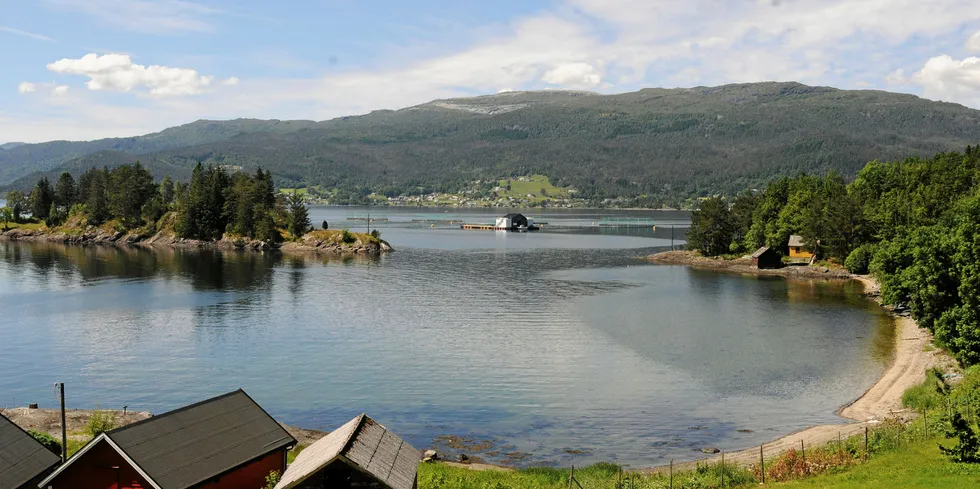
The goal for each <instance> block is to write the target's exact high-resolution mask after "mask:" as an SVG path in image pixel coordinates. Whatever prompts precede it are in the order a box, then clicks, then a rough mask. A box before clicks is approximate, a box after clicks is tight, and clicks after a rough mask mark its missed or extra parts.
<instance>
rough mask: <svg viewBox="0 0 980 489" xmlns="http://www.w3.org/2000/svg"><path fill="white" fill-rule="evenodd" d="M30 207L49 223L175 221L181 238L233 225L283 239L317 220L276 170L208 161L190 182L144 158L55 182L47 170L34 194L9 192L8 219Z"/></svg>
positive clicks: (230, 230)
mask: <svg viewBox="0 0 980 489" xmlns="http://www.w3.org/2000/svg"><path fill="white" fill-rule="evenodd" d="M27 214H29V215H30V219H32V220H35V221H43V222H44V223H45V224H47V226H49V227H55V226H59V225H62V224H65V223H66V222H67V221H71V225H72V226H74V227H83V226H99V225H103V224H106V223H111V224H112V225H113V227H114V228H116V229H118V230H125V231H137V232H140V233H143V234H147V235H149V234H153V233H155V232H157V231H161V230H164V229H170V228H172V230H173V232H174V234H175V235H176V236H177V237H180V238H188V239H200V240H216V239H220V238H221V237H222V236H223V235H225V234H226V233H227V234H229V235H231V236H235V237H243V238H250V239H256V240H259V241H264V242H266V243H272V244H275V243H279V242H281V241H282V240H283V234H284V233H283V230H284V231H285V234H286V236H289V237H299V236H302V235H303V234H305V233H306V232H307V231H310V230H311V228H312V227H311V225H310V220H309V216H308V210H307V208H306V203H305V202H304V199H303V197H302V196H301V195H299V194H295V193H293V194H281V193H278V192H276V191H275V186H274V185H273V181H272V175H271V174H270V173H269V172H266V171H263V170H262V169H261V168H259V169H258V170H256V171H255V174H254V175H250V174H247V173H244V172H234V173H229V172H227V171H226V170H224V169H221V168H215V167H212V166H204V165H201V164H198V165H197V167H195V168H194V170H193V172H192V174H191V178H190V182H189V183H179V182H174V181H173V180H171V178H170V177H169V176H165V177H164V178H163V180H162V181H161V182H160V183H159V184H157V183H155V182H154V180H153V176H152V175H151V174H150V171H149V170H148V169H147V168H146V167H145V166H143V165H142V164H141V163H140V162H136V163H135V164H126V165H122V166H118V167H116V168H112V169H109V168H106V167H103V168H101V169H99V168H95V167H92V168H89V169H88V170H86V171H85V172H84V173H82V174H81V176H80V177H79V178H78V181H77V182H76V180H75V178H74V177H73V176H72V175H71V173H68V172H65V173H62V174H61V175H60V176H59V177H58V180H57V182H56V183H55V184H54V185H52V184H51V182H50V181H49V180H48V178H47V177H42V178H41V179H39V180H38V181H37V183H35V184H34V187H33V189H32V190H31V191H30V193H28V194H25V193H23V192H21V191H17V190H15V191H11V192H10V193H8V194H7V206H6V207H4V209H3V220H4V221H11V222H23V221H24V220H25V217H26V215H27Z"/></svg>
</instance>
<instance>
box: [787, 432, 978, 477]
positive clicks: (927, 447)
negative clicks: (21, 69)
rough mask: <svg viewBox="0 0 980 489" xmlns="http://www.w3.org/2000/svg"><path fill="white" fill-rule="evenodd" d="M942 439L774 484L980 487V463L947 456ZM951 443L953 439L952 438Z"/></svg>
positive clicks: (919, 443)
mask: <svg viewBox="0 0 980 489" xmlns="http://www.w3.org/2000/svg"><path fill="white" fill-rule="evenodd" d="M937 443H938V440H929V441H925V442H917V443H915V444H913V445H911V446H907V447H903V448H900V449H896V450H894V451H891V452H888V453H885V454H882V455H879V456H877V457H876V458H874V459H872V460H871V461H869V462H868V463H866V464H861V465H857V466H855V467H852V468H850V469H848V470H847V471H844V472H841V473H838V474H825V475H821V476H817V477H812V478H809V479H803V480H799V481H794V482H785V483H781V484H772V485H773V487H775V488H778V489H797V488H809V487H814V488H815V487H820V488H836V489H858V488H862V489H863V488H888V489H904V488H913V487H916V488H935V489H954V488H961V487H962V488H967V487H971V488H972V487H980V464H956V463H953V462H950V461H948V460H946V458H944V457H943V455H942V454H941V453H939V448H938V447H937ZM950 443H951V442H950Z"/></svg>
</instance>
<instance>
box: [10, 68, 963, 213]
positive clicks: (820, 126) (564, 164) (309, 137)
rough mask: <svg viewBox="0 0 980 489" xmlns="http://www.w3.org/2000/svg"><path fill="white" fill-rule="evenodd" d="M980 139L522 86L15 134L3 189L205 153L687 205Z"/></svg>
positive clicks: (892, 123) (949, 116) (946, 126)
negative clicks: (363, 108)
mask: <svg viewBox="0 0 980 489" xmlns="http://www.w3.org/2000/svg"><path fill="white" fill-rule="evenodd" d="M977 140H980V112H978V111H976V110H973V109H969V108H966V107H963V106H961V105H956V104H948V103H941V102H934V101H929V100H925V99H921V98H918V97H915V96H912V95H905V94H896V93H888V92H880V91H860V90H837V89H833V88H827V87H810V86H805V85H800V84H797V83H756V84H739V85H726V86H722V87H697V88H690V89H644V90H640V91H638V92H633V93H624V94H617V95H598V94H594V93H587V92H565V91H549V92H510V93H501V94H497V95H490V96H484V97H474V98H465V99H452V100H439V101H434V102H430V103H427V104H423V105H419V106H416V107H410V108H406V109H401V110H397V111H390V110H386V111H376V112H372V113H371V114H367V115H363V116H352V117H343V118H338V119H333V120H329V121H323V122H310V121H259V120H236V121H225V122H216V121H198V122H195V123H193V124H188V125H185V126H180V127H176V128H171V129H168V130H166V131H163V132H160V133H156V134H151V135H147V136H142V137H138V138H124V139H112V140H100V141H92V142H85V143H74V142H65V141H62V142H52V143H43V144H26V145H17V146H14V147H11V148H9V149H6V150H0V186H6V187H8V188H9V189H18V190H22V191H28V190H29V189H30V187H31V186H32V185H33V184H34V183H35V182H36V181H37V180H38V178H40V177H41V176H47V177H48V178H49V179H51V180H54V179H56V178H58V175H59V174H60V173H62V172H64V171H67V172H69V173H72V174H73V175H74V176H75V177H76V178H77V177H78V176H79V175H80V174H81V172H83V171H85V170H86V169H87V168H89V167H91V166H96V167H100V168H101V167H102V166H109V167H110V168H111V167H114V166H118V165H121V164H125V163H130V162H132V161H135V160H136V159H139V160H140V161H142V162H143V165H144V166H145V167H146V168H148V169H149V170H150V171H151V173H152V174H153V175H154V176H155V177H156V178H161V177H162V176H163V175H165V174H168V175H171V176H172V177H174V178H178V179H181V180H186V179H188V178H189V177H190V173H191V171H192V170H193V169H194V168H195V167H196V166H197V164H198V163H203V164H205V165H209V164H210V165H212V166H215V167H224V168H234V169H239V168H240V169H244V170H246V171H249V172H252V171H254V170H255V169H256V168H258V167H260V166H261V167H263V168H266V169H268V170H270V171H271V172H272V174H273V177H274V181H275V182H276V184H277V185H279V186H283V187H295V186H303V185H318V186H320V187H321V188H326V189H331V190H333V191H336V193H337V195H342V196H347V197H348V200H350V201H351V202H356V201H358V199H360V200H363V196H365V195H367V194H368V193H371V192H375V193H378V194H383V195H386V196H397V195H418V194H427V193H430V192H449V193H458V192H459V191H461V190H463V189H475V188H476V189H479V188H481V187H480V186H479V185H480V184H476V183H475V182H477V181H479V182H481V183H482V184H486V183H495V182H497V181H499V180H500V179H504V178H510V177H515V176H524V175H535V174H537V175H545V176H547V177H549V179H550V181H551V183H553V184H554V185H556V186H559V187H563V188H574V189H576V190H577V191H578V192H577V193H576V194H575V195H576V196H577V197H581V198H585V199H589V200H592V201H595V202H601V201H602V200H603V199H605V198H614V197H620V198H624V199H628V201H626V202H624V205H635V206H660V205H669V206H679V205H686V204H688V203H689V202H693V201H694V199H695V198H696V197H702V196H710V195H715V194H723V195H733V194H734V193H736V192H739V191H740V190H742V189H747V188H762V187H764V186H766V185H768V184H769V183H771V182H772V181H773V180H774V179H776V178H778V177H780V176H793V175H797V174H799V173H802V172H807V173H815V174H825V173H827V172H829V171H831V170H834V171H837V172H838V173H840V174H841V175H842V176H843V177H844V178H846V179H851V178H853V177H854V176H855V175H856V173H857V171H858V170H860V169H861V167H862V166H863V164H864V163H865V162H867V161H869V160H871V159H874V158H882V159H896V158H904V157H907V156H909V155H917V156H928V155H932V154H935V153H937V152H941V151H950V150H957V149H961V148H963V147H964V146H966V145H967V144H973V143H975V142H976V141H977ZM341 200H343V199H341Z"/></svg>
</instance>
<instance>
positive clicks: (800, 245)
mask: <svg viewBox="0 0 980 489" xmlns="http://www.w3.org/2000/svg"><path fill="white" fill-rule="evenodd" d="M788 246H789V257H790V258H793V259H805V260H809V259H810V258H813V253H811V252H809V251H807V250H806V243H805V242H803V236H800V235H799V234H794V235H792V236H790V237H789V245H788Z"/></svg>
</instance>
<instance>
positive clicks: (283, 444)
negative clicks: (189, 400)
mask: <svg viewBox="0 0 980 489" xmlns="http://www.w3.org/2000/svg"><path fill="white" fill-rule="evenodd" d="M62 419H64V418H62ZM51 441H52V440H51V437H50V436H49V435H47V434H44V433H36V432H28V431H24V430H23V429H21V427H19V426H18V425H16V424H14V422H13V421H11V420H10V419H8V418H7V417H5V416H4V415H2V414H0V488H3V489H148V488H153V489H242V488H245V489H321V488H328V487H329V488H350V487H373V488H382V489H383V488H387V489H415V488H416V487H417V482H416V480H417V469H418V464H419V461H420V460H421V453H420V452H419V451H418V450H416V449H415V448H413V447H412V446H411V445H409V444H408V443H407V442H405V441H404V440H402V439H401V438H399V437H398V436H397V435H395V434H394V433H392V432H391V431H389V430H388V429H387V428H385V427H384V426H382V425H381V424H379V423H378V422H376V421H374V420H373V419H371V418H370V417H368V416H367V415H364V414H362V415H360V416H357V417H355V418H354V419H352V420H350V421H349V422H347V423H346V424H344V425H343V426H341V427H340V428H338V429H336V430H335V431H333V432H332V433H330V434H328V435H326V436H325V437H323V438H321V439H319V440H317V441H315V442H313V443H312V444H310V445H309V446H306V447H305V448H303V449H302V451H301V452H300V453H299V454H298V455H296V457H295V460H294V461H293V462H292V463H287V460H288V459H289V458H290V457H289V454H290V451H293V452H294V453H295V452H296V451H298V448H297V440H296V438H294V437H293V436H292V435H290V434H289V432H288V431H286V429H284V428H283V426H282V425H280V424H279V423H278V422H276V420H274V419H272V417H271V416H269V414H268V413H266V411H265V410H264V409H262V407H261V406H259V405H258V404H257V403H256V402H255V401H254V400H253V399H252V398H251V397H249V395H248V394H246V393H245V391H243V390H237V391H234V392H229V393H227V394H223V395H220V396H217V397H214V398H211V399H207V400H204V401H201V402H198V403H195V404H191V405H188V406H184V407H181V408H179V409H175V410H173V411H170V412H167V413H164V414H161V415H158V416H151V417H148V418H146V419H144V420H142V421H137V422H135V423H132V424H129V425H126V426H123V427H120V428H116V429H109V430H106V431H103V432H101V433H99V434H98V435H97V436H95V437H94V438H93V439H92V440H90V441H89V442H88V443H87V444H85V446H84V447H82V448H81V449H80V450H78V451H77V452H76V453H74V454H73V455H72V456H71V457H70V458H68V457H67V453H66V452H67V449H66V448H63V447H65V445H64V444H62V445H59V444H58V443H57V442H55V443H53V444H52V443H51ZM43 442H44V443H43ZM56 452H60V454H61V456H60V457H59V455H58V454H57V453H56Z"/></svg>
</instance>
